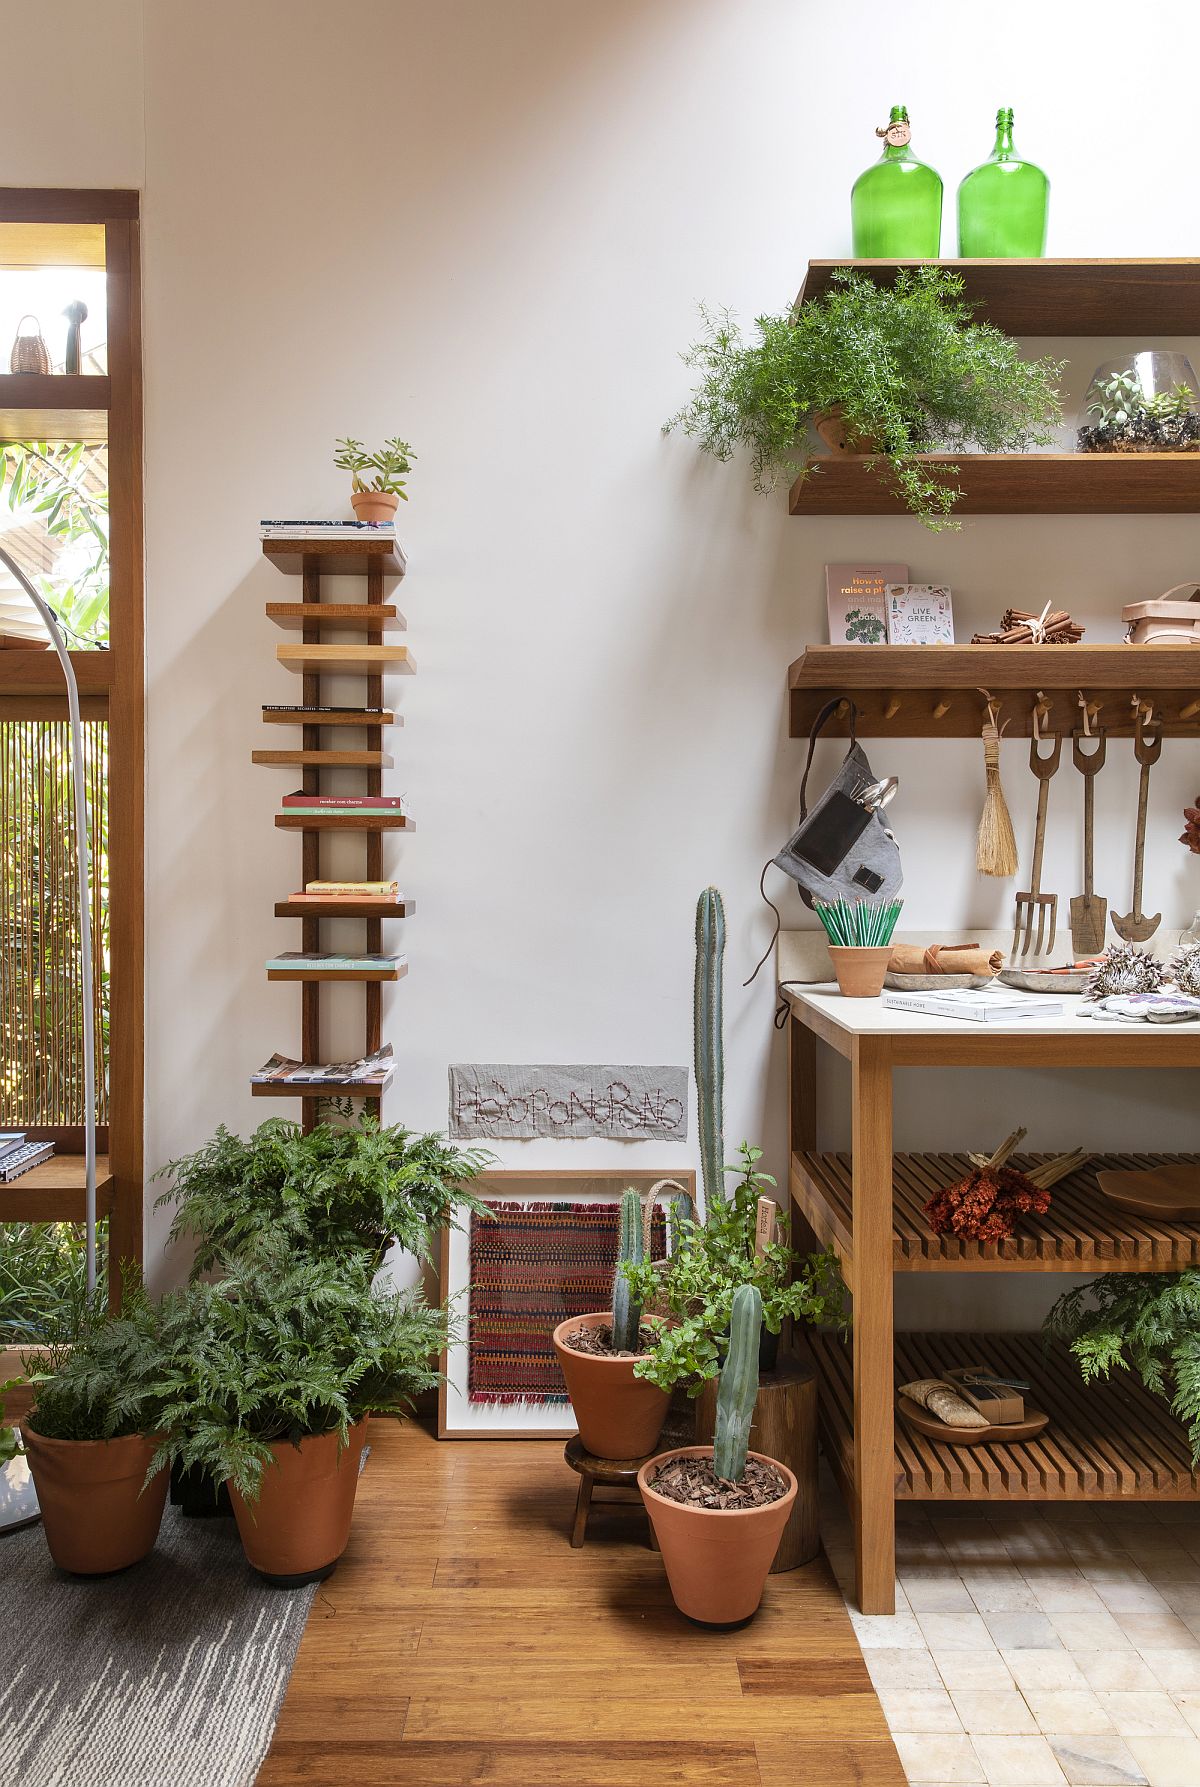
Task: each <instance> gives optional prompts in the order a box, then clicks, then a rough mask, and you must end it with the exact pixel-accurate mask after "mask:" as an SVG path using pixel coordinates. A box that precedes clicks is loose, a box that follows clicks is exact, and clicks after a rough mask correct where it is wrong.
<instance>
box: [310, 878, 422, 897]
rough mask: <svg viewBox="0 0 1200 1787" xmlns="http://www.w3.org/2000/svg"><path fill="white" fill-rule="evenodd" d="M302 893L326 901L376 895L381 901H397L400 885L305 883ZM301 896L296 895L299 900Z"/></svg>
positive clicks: (343, 882)
mask: <svg viewBox="0 0 1200 1787" xmlns="http://www.w3.org/2000/svg"><path fill="white" fill-rule="evenodd" d="M304 892H305V893H306V894H312V895H313V896H314V898H317V899H328V898H330V897H331V896H334V895H344V896H345V897H346V898H347V899H351V900H361V899H367V898H370V897H372V896H374V895H378V896H379V897H380V898H381V899H393V900H398V899H399V898H400V883H399V882H398V881H306V882H305V883H304ZM300 897H301V896H300V895H296V898H297V899H299V898H300Z"/></svg>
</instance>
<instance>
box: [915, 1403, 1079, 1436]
mask: <svg viewBox="0 0 1200 1787" xmlns="http://www.w3.org/2000/svg"><path fill="white" fill-rule="evenodd" d="M896 1412H897V1413H898V1414H899V1416H900V1418H901V1420H902V1421H904V1423H905V1424H906V1425H907V1426H909V1427H911V1428H912V1429H913V1431H914V1433H920V1434H924V1436H925V1438H926V1439H931V1440H941V1441H942V1442H943V1443H944V1444H945V1445H948V1446H986V1445H990V1444H991V1442H992V1441H993V1440H995V1441H998V1442H999V1443H1000V1444H1001V1445H1003V1444H1004V1442H1005V1441H1006V1440H1031V1439H1033V1438H1034V1436H1035V1435H1036V1434H1039V1433H1041V1431H1042V1429H1043V1428H1044V1427H1046V1426H1047V1425H1048V1424H1049V1421H1050V1417H1049V1415H1045V1414H1043V1413H1042V1411H1041V1410H1040V1409H1035V1408H1030V1407H1029V1406H1028V1405H1026V1409H1025V1419H1024V1420H1023V1421H1008V1422H1006V1423H1004V1424H1003V1425H1001V1424H998V1423H994V1422H989V1424H988V1426H986V1427H950V1426H948V1425H947V1424H946V1422H945V1421H939V1420H938V1418H937V1416H936V1415H931V1414H930V1413H929V1410H928V1409H923V1408H922V1407H921V1406H920V1404H919V1403H916V1402H912V1401H910V1399H909V1398H908V1397H907V1396H897V1398H896Z"/></svg>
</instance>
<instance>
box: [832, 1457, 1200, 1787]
mask: <svg viewBox="0 0 1200 1787" xmlns="http://www.w3.org/2000/svg"><path fill="white" fill-rule="evenodd" d="M896 1518H897V1525H896V1574H897V1590H896V1613H895V1616H894V1617H893V1618H885V1617H878V1616H864V1615H863V1614H861V1613H859V1612H858V1611H857V1609H856V1608H855V1606H854V1604H853V1566H854V1547H853V1540H852V1537H851V1531H850V1525H849V1521H848V1519H847V1516H846V1513H845V1510H844V1508H843V1506H842V1503H841V1501H840V1499H839V1498H838V1496H837V1492H836V1491H835V1490H834V1489H833V1488H832V1487H831V1486H830V1487H828V1488H827V1489H826V1492H825V1496H824V1507H823V1514H822V1534H823V1538H824V1542H825V1549H826V1551H827V1553H828V1555H829V1559H830V1562H831V1564H832V1565H833V1568H834V1570H835V1571H836V1573H837V1576H838V1580H839V1581H840V1583H841V1585H842V1589H843V1593H844V1594H845V1595H846V1598H847V1601H848V1603H849V1605H850V1613H851V1619H852V1620H853V1622H854V1627H855V1630H856V1631H857V1633H858V1638H859V1642H860V1644H861V1645H862V1647H863V1655H864V1657H865V1658H866V1662H867V1667H868V1669H869V1670H870V1672H871V1679H872V1680H873V1682H874V1683H875V1687H876V1690H877V1692H878V1694H879V1698H880V1700H881V1702H882V1703H883V1709H884V1712H885V1714H886V1716H887V1720H888V1723H889V1725H890V1726H891V1729H892V1734H893V1736H894V1738H895V1740H896V1747H897V1749H898V1750H899V1752H900V1757H901V1760H902V1762H903V1764H904V1768H905V1771H906V1773H907V1775H908V1779H909V1782H910V1783H911V1787H959V1783H972V1784H975V1783H978V1784H980V1787H1200V1506H1197V1505H1196V1504H1194V1503H1193V1504H1179V1503H1158V1504H1153V1503H1134V1504H1128V1505H1119V1504H1114V1503H1110V1502H1097V1503H1052V1502H1047V1503H1041V1504H1018V1503H1013V1502H999V1503H997V1502H993V1503H984V1504H980V1503H971V1504H965V1505H961V1506H960V1505H955V1504H951V1503H946V1502H939V1503H931V1504H921V1503H911V1504H900V1505H899V1506H898V1507H897V1510H896Z"/></svg>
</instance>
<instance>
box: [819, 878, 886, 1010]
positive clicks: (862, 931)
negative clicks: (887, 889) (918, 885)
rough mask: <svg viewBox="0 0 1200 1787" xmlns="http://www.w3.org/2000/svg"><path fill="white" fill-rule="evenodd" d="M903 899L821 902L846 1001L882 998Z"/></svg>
mask: <svg viewBox="0 0 1200 1787" xmlns="http://www.w3.org/2000/svg"><path fill="white" fill-rule="evenodd" d="M903 904H904V901H903V900H817V901H816V902H815V904H814V911H815V912H816V915H817V917H818V918H819V919H820V921H821V924H822V926H823V927H824V931H825V935H826V936H827V937H828V939H829V953H830V955H831V956H832V957H833V971H834V973H835V974H836V975H837V983H838V988H839V990H840V992H841V993H842V996H843V997H844V998H846V999H878V997H879V995H880V993H882V991H883V980H884V976H885V975H886V973H887V966H888V961H889V959H890V958H891V953H892V932H893V931H894V930H895V928H896V921H897V919H898V918H899V917H900V908H901V907H902V906H903Z"/></svg>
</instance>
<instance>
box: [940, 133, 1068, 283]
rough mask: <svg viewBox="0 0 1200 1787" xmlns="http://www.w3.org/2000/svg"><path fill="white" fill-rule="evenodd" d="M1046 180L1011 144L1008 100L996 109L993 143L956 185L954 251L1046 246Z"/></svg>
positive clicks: (989, 252) (1026, 255)
mask: <svg viewBox="0 0 1200 1787" xmlns="http://www.w3.org/2000/svg"><path fill="white" fill-rule="evenodd" d="M1049 202H1050V182H1049V180H1048V179H1047V178H1046V176H1045V174H1043V172H1042V170H1041V168H1039V167H1035V166H1034V165H1033V163H1032V162H1031V161H1023V160H1022V159H1021V157H1020V156H1019V155H1018V154H1017V152H1016V150H1015V149H1014V148H1013V115H1012V107H1011V106H1001V108H1000V110H999V111H998V112H997V113H996V146H995V148H994V149H993V150H992V152H991V154H990V155H989V156H988V158H987V160H986V161H984V162H981V163H980V164H979V166H978V167H977V168H973V169H972V170H971V172H970V173H969V174H968V175H967V177H966V179H965V180H964V181H963V183H962V185H961V186H960V187H959V189H958V252H959V254H960V255H961V256H962V257H963V259H964V260H971V259H977V258H982V259H984V260H989V259H992V258H1003V257H1004V256H1008V255H1019V256H1020V257H1021V258H1023V259H1025V260H1038V259H1040V258H1041V256H1042V255H1044V254H1045V252H1046V213H1047V210H1048V208H1049Z"/></svg>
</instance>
